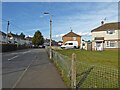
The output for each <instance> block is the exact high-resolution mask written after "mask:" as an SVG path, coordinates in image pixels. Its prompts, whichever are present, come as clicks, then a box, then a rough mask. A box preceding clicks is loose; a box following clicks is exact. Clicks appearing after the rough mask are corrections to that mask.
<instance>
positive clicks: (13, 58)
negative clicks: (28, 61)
mask: <svg viewBox="0 0 120 90" xmlns="http://www.w3.org/2000/svg"><path fill="white" fill-rule="evenodd" d="M17 57H18V55H17V56H14V57H12V58H10V59H8V61H10V60H12V59H14V58H17Z"/></svg>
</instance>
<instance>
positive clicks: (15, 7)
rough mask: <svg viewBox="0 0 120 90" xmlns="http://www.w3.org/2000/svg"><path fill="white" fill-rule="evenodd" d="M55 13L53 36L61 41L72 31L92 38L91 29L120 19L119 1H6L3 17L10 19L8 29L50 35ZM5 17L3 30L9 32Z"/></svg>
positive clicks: (15, 31)
mask: <svg viewBox="0 0 120 90" xmlns="http://www.w3.org/2000/svg"><path fill="white" fill-rule="evenodd" d="M44 12H50V13H51V14H52V15H53V17H52V37H53V39H55V40H57V41H59V40H62V36H63V35H64V34H66V33H68V32H69V31H70V27H71V28H72V30H73V32H75V33H77V34H80V35H81V36H82V38H83V39H86V40H89V39H90V40H91V39H92V37H91V30H92V29H94V28H96V27H98V26H100V25H101V21H102V20H103V19H104V18H105V17H106V21H105V23H110V22H117V21H118V3H117V2H56V3H55V2H34V3H33V2H3V3H2V18H3V19H5V20H9V21H10V28H9V31H11V32H13V33H17V34H20V33H21V32H23V33H24V34H25V35H26V36H27V35H30V36H33V35H34V33H35V31H37V30H40V31H41V32H42V35H43V36H44V37H45V38H49V29H50V25H49V20H50V16H49V15H44V14H43V13H44ZM5 20H3V22H2V30H3V31H4V32H6V30H7V28H6V27H7V22H6V21H5Z"/></svg>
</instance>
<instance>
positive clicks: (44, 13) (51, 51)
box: [44, 12, 52, 59]
mask: <svg viewBox="0 0 120 90" xmlns="http://www.w3.org/2000/svg"><path fill="white" fill-rule="evenodd" d="M44 14H49V13H48V12H44ZM49 15H50V16H51V18H50V59H52V48H51V42H52V37H51V36H52V32H51V25H52V15H51V14H49Z"/></svg>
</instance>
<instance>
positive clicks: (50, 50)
mask: <svg viewBox="0 0 120 90" xmlns="http://www.w3.org/2000/svg"><path fill="white" fill-rule="evenodd" d="M51 23H52V20H51V19H50V59H52V48H51V42H52V38H51V34H52V33H51Z"/></svg>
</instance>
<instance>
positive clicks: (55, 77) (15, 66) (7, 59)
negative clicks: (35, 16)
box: [2, 49, 67, 88]
mask: <svg viewBox="0 0 120 90" xmlns="http://www.w3.org/2000/svg"><path fill="white" fill-rule="evenodd" d="M2 87H3V88H67V86H66V85H65V83H64V82H63V80H62V78H61V76H60V75H59V73H58V71H57V69H56V67H55V66H54V65H53V63H51V62H50V61H49V58H48V55H47V53H46V51H45V49H24V50H18V51H13V52H7V53H3V54H2Z"/></svg>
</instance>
